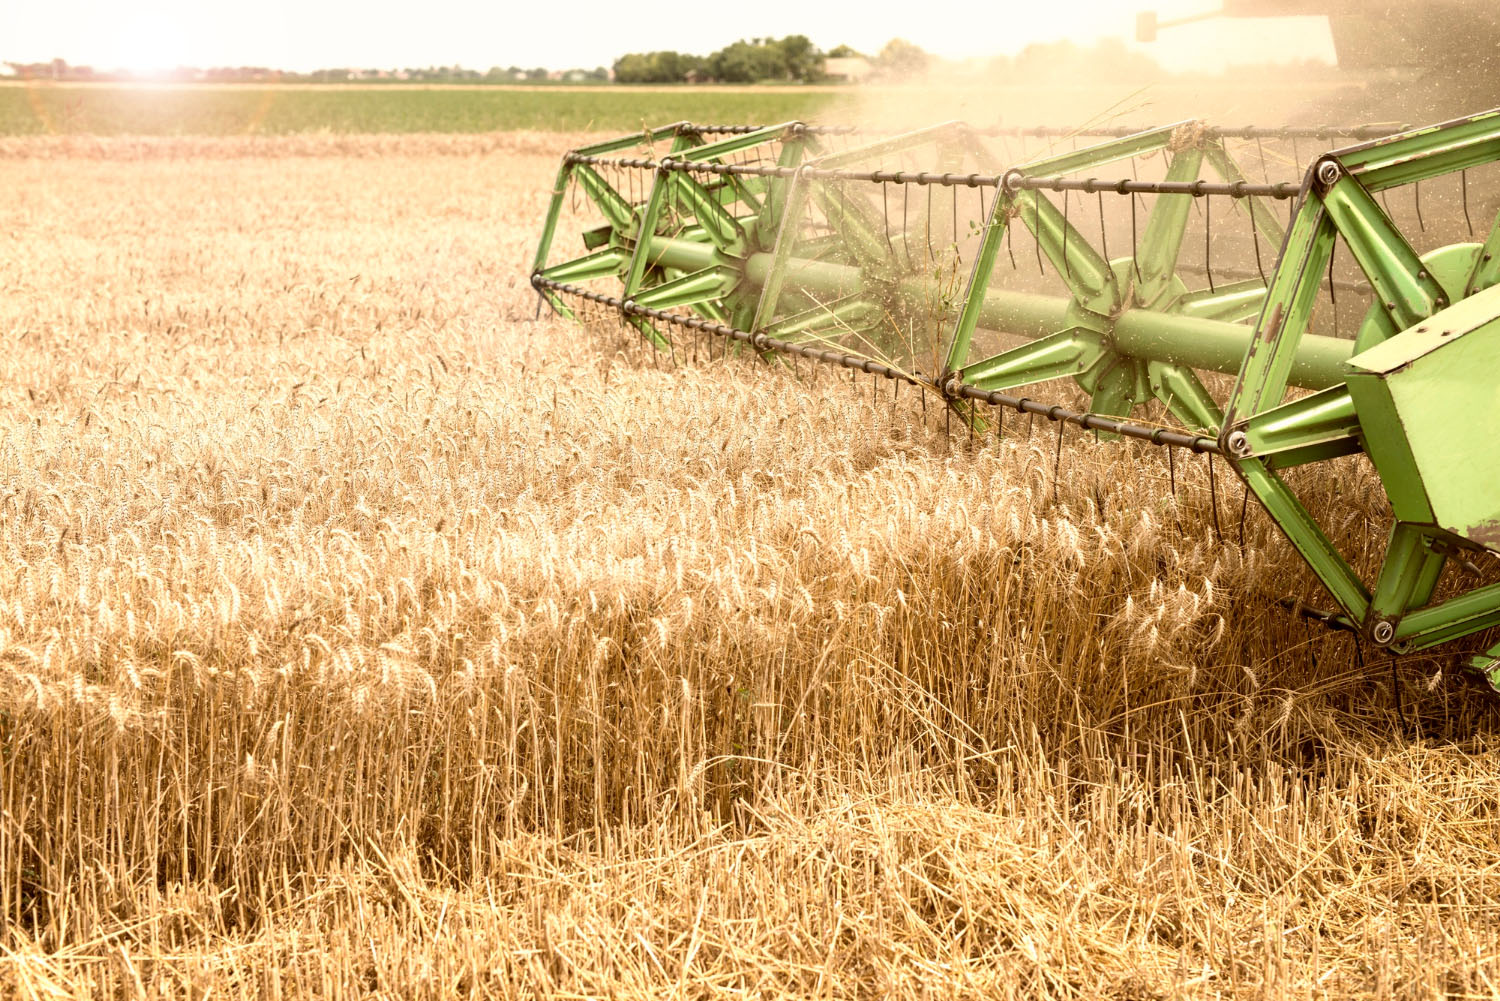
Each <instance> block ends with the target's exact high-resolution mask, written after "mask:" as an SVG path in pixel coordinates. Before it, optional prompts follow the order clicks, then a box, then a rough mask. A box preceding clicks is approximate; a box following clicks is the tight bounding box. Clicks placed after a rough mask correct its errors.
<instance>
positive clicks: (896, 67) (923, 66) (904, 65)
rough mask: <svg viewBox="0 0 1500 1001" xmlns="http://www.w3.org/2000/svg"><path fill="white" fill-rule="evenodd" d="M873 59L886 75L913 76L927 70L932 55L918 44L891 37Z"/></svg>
mask: <svg viewBox="0 0 1500 1001" xmlns="http://www.w3.org/2000/svg"><path fill="white" fill-rule="evenodd" d="M875 61H876V63H877V64H878V65H879V67H880V70H881V72H882V73H885V74H886V75H888V76H892V77H898V78H899V77H914V76H921V75H922V74H924V73H926V72H927V67H928V64H930V63H931V62H932V57H931V56H929V55H928V54H927V53H926V52H925V51H923V50H922V48H921V47H920V46H917V45H914V44H912V43H911V42H908V41H907V40H906V39H904V38H893V39H891V40H890V41H889V42H886V43H885V48H883V49H881V50H880V55H878V56H876V57H875Z"/></svg>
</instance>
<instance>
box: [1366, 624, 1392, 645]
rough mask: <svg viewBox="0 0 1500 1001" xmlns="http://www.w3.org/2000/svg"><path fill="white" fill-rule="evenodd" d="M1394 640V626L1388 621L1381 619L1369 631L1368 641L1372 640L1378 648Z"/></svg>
mask: <svg viewBox="0 0 1500 1001" xmlns="http://www.w3.org/2000/svg"><path fill="white" fill-rule="evenodd" d="M1395 638H1396V626H1395V623H1393V622H1391V620H1390V619H1381V620H1380V621H1379V622H1377V623H1375V626H1374V628H1373V629H1371V630H1370V639H1372V640H1374V641H1375V642H1376V643H1377V644H1378V645H1380V646H1386V645H1387V644H1389V643H1390V642H1391V640H1393V639H1395Z"/></svg>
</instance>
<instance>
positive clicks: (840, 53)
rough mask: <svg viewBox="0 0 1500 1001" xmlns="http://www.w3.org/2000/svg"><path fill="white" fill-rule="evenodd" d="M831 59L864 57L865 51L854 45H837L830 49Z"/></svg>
mask: <svg viewBox="0 0 1500 1001" xmlns="http://www.w3.org/2000/svg"><path fill="white" fill-rule="evenodd" d="M828 58H829V59H863V58H864V53H862V52H860V51H859V50H858V49H856V48H854V47H853V46H852V45H835V46H834V47H833V48H831V49H829V50H828Z"/></svg>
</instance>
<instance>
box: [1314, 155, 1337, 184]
mask: <svg viewBox="0 0 1500 1001" xmlns="http://www.w3.org/2000/svg"><path fill="white" fill-rule="evenodd" d="M1341 173H1342V171H1341V170H1340V169H1339V165H1338V162H1337V161H1336V160H1324V161H1323V162H1322V163H1320V164H1318V180H1319V181H1320V182H1322V183H1323V185H1324V186H1330V185H1332V184H1333V182H1334V181H1337V180H1338V179H1339V174H1341Z"/></svg>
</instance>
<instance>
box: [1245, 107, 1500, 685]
mask: <svg viewBox="0 0 1500 1001" xmlns="http://www.w3.org/2000/svg"><path fill="white" fill-rule="evenodd" d="M1496 161H1500V111H1492V112H1488V113H1485V114H1482V115H1476V116H1473V117H1471V118H1467V119H1463V120H1460V121H1457V122H1451V123H1447V124H1445V125H1441V126H1434V127H1432V128H1427V129H1420V130H1417V131H1414V132H1410V133H1407V134H1404V135H1400V136H1395V137H1392V138H1390V139H1384V140H1380V141H1377V142H1373V143H1369V144H1366V145H1363V146H1357V147H1353V148H1350V149H1346V150H1342V151H1339V152H1336V153H1329V154H1327V155H1325V156H1324V157H1322V158H1320V159H1319V160H1318V161H1317V162H1315V163H1314V164H1313V166H1312V167H1311V168H1310V169H1309V171H1308V175H1307V180H1306V182H1305V183H1304V187H1303V195H1302V198H1301V201H1300V204H1299V207H1298V210H1297V214H1296V217H1295V219H1294V220H1293V222H1292V225H1291V228H1290V230H1289V231H1288V233H1287V237H1286V241H1285V245H1284V246H1283V248H1282V252H1281V257H1280V261H1279V263H1278V265H1277V268H1276V272H1275V275H1274V277H1273V279H1272V282H1271V287H1270V291H1269V293H1268V294H1267V296H1266V300H1265V303H1264V305H1263V307H1262V310H1261V315H1260V319H1259V321H1258V322H1257V324H1256V331H1255V337H1254V340H1253V341H1252V343H1251V345H1250V347H1249V350H1248V351H1247V352H1246V354H1245V361H1244V365H1243V367H1242V368H1241V371H1240V375H1239V379H1238V381H1237V383H1236V386H1235V389H1234V392H1233V393H1232V394H1231V396H1230V400H1229V406H1228V415H1229V416H1228V419H1227V422H1226V427H1225V430H1224V433H1223V436H1222V438H1221V442H1222V443H1223V445H1224V448H1225V450H1226V451H1227V452H1228V453H1229V454H1230V455H1231V456H1232V458H1233V461H1234V464H1235V467H1236V468H1237V469H1238V471H1239V473H1240V475H1241V476H1242V477H1243V478H1244V480H1245V483H1246V485H1247V486H1248V487H1249V489H1250V490H1251V491H1252V492H1253V493H1254V494H1255V496H1256V497H1257V498H1258V499H1259V500H1260V502H1261V504H1263V505H1264V506H1265V508H1266V510H1267V511H1269V512H1270V513H1271V516H1272V517H1273V518H1274V519H1275V520H1276V522H1277V524H1278V525H1280V526H1281V528H1282V530H1283V531H1284V532H1285V533H1286V535H1287V538H1288V539H1290V540H1291V542H1292V544H1293V545H1294V546H1295V547H1296V548H1297V550H1298V552H1300V553H1301V554H1302V556H1303V558H1304V559H1305V560H1307V562H1308V564H1309V566H1311V567H1312V569H1313V572H1314V573H1315V574H1317V576H1318V578H1319V580H1320V581H1322V583H1323V585H1324V586H1325V587H1327V589H1328V591H1329V592H1330V594H1332V596H1333V598H1334V600H1335V601H1336V602H1338V605H1339V607H1340V608H1342V609H1343V611H1344V614H1345V615H1346V616H1347V619H1348V621H1349V623H1350V624H1352V625H1354V626H1356V627H1357V628H1359V629H1360V630H1361V632H1363V633H1364V635H1366V636H1367V637H1368V638H1369V639H1370V640H1371V641H1372V642H1374V643H1376V644H1378V645H1380V646H1389V647H1392V648H1394V649H1396V650H1401V651H1404V650H1419V649H1423V648H1426V647H1431V646H1433V645H1436V644H1439V643H1443V642H1446V641H1448V640H1451V639H1455V638H1458V637H1461V636H1465V635H1468V634H1471V633H1474V632H1477V631H1479V630H1482V629H1485V628H1488V627H1490V626H1494V625H1500V585H1491V586H1488V587H1480V588H1476V589H1472V590H1468V591H1460V592H1459V593H1457V594H1455V595H1454V596H1452V597H1448V598H1446V599H1444V600H1439V601H1436V602H1434V600H1433V597H1434V594H1435V592H1436V590H1437V587H1438V584H1439V581H1440V578H1441V576H1442V573H1443V569H1444V567H1445V565H1446V564H1447V563H1448V562H1449V561H1450V560H1451V559H1452V558H1454V557H1455V556H1457V555H1459V554H1460V552H1461V551H1462V550H1464V549H1478V548H1480V546H1479V545H1476V544H1475V543H1474V542H1473V541H1472V540H1470V539H1465V538H1463V537H1460V536H1458V535H1456V534H1455V533H1454V532H1452V531H1451V530H1449V529H1446V528H1443V527H1440V526H1438V525H1436V524H1433V523H1432V517H1431V512H1430V511H1429V510H1427V509H1426V503H1425V491H1424V484H1423V483H1422V482H1421V481H1420V480H1418V479H1417V478H1415V476H1414V475H1413V467H1412V466H1410V465H1398V464H1396V463H1395V462H1391V461H1382V450H1383V449H1384V448H1386V447H1387V444H1388V443H1390V442H1392V441H1395V440H1397V439H1398V438H1399V437H1400V436H1401V434H1402V429H1401V428H1399V427H1397V426H1395V425H1394V424H1393V422H1392V421H1391V420H1390V418H1389V417H1388V416H1386V415H1382V414H1380V413H1378V412H1377V411H1376V410H1375V409H1374V408H1373V407H1372V406H1370V405H1368V404H1367V405H1366V406H1364V407H1360V406H1359V405H1358V404H1359V397H1360V395H1361V393H1359V392H1354V391H1352V389H1353V384H1352V382H1353V381H1358V380H1356V379H1354V377H1355V376H1359V375H1361V372H1360V362H1359V359H1360V358H1361V357H1362V356H1363V353H1364V352H1366V351H1369V350H1370V349H1371V348H1374V347H1375V346H1376V345H1378V344H1380V343H1382V342H1383V341H1386V340H1389V339H1391V338H1394V337H1398V336H1405V335H1403V334H1401V332H1402V331H1408V330H1412V329H1413V328H1418V327H1420V325H1421V324H1422V323H1423V322H1424V321H1428V320H1429V319H1431V318H1433V317H1435V316H1437V315H1439V314H1441V313H1442V312H1443V311H1444V310H1446V309H1448V308H1449V306H1450V304H1451V303H1452V302H1453V301H1454V300H1457V299H1462V298H1465V297H1468V296H1473V295H1475V294H1477V293H1480V292H1482V291H1483V290H1484V289H1486V288H1489V287H1491V286H1493V285H1495V284H1496V282H1497V281H1500V270H1497V268H1496V267H1495V266H1494V263H1493V261H1494V245H1495V243H1496V241H1497V236H1496V233H1500V220H1497V222H1496V231H1495V232H1492V233H1491V235H1490V239H1489V241H1488V242H1487V243H1486V244H1485V245H1484V246H1469V247H1457V248H1451V247H1450V248H1444V249H1443V250H1440V251H1438V252H1436V253H1435V254H1429V255H1427V256H1426V257H1425V258H1424V257H1423V256H1420V255H1418V254H1417V252H1416V251H1415V250H1414V249H1412V247H1411V245H1410V244H1409V243H1408V242H1407V240H1406V239H1405V238H1404V237H1403V236H1402V234H1401V232H1400V230H1399V228H1398V227H1397V226H1396V224H1395V223H1394V222H1393V221H1392V220H1391V219H1390V217H1389V216H1388V215H1387V214H1386V212H1385V211H1384V210H1383V209H1382V208H1381V206H1380V203H1379V202H1378V201H1377V200H1376V198H1375V197H1374V195H1375V194H1376V193H1377V192H1379V191H1382V190H1384V189H1387V188H1392V187H1395V186H1398V185H1403V184H1413V183H1417V182H1421V181H1426V180H1430V179H1432V178H1434V177H1438V176H1440V175H1443V174H1450V173H1453V172H1456V171H1460V170H1465V169H1468V168H1470V167H1474V166H1477V165H1479V164H1482V163H1493V162H1496ZM1336 240H1342V241H1343V242H1344V244H1345V245H1346V246H1347V247H1348V248H1349V250H1350V252H1351V253H1352V254H1353V256H1354V259H1355V260H1356V261H1357V262H1358V264H1359V267H1360V269H1361V270H1362V271H1363V272H1364V274H1365V276H1366V278H1368V280H1369V282H1370V284H1371V286H1372V287H1373V288H1374V290H1375V293H1376V304H1375V306H1374V309H1373V310H1372V317H1371V319H1370V320H1368V321H1367V322H1366V323H1365V324H1364V326H1363V327H1362V329H1361V330H1360V333H1359V335H1358V337H1357V339H1356V342H1355V346H1354V347H1355V356H1354V358H1353V360H1352V361H1351V362H1349V363H1346V370H1345V371H1346V377H1348V378H1349V379H1351V380H1352V381H1346V382H1344V383H1342V384H1340V385H1336V386H1332V387H1329V388H1327V389H1325V390H1323V391H1322V392H1319V393H1315V394H1313V395H1311V396H1306V397H1302V398H1298V399H1290V400H1289V399H1288V387H1289V385H1290V384H1291V383H1292V381H1293V370H1294V367H1295V364H1296V360H1297V358H1298V353H1299V347H1300V345H1301V343H1302V342H1303V340H1304V339H1305V338H1306V337H1307V328H1308V322H1309V319H1310V316H1311V311H1312V303H1313V299H1314V297H1315V295H1316V293H1317V288H1318V283H1319V281H1320V279H1321V276H1322V274H1323V272H1324V271H1325V270H1326V268H1327V265H1328V260H1329V255H1330V254H1332V252H1333V247H1334V244H1335V241H1336ZM1493 340H1494V339H1493V338H1491V341H1493ZM1491 361H1492V363H1493V364H1492V365H1491V366H1489V367H1480V368H1478V369H1477V370H1476V371H1474V372H1473V378H1474V379H1478V380H1481V384H1482V385H1493V384H1494V380H1495V375H1494V373H1495V372H1496V371H1497V370H1500V369H1497V368H1496V367H1495V366H1497V365H1500V345H1496V349H1495V350H1494V351H1493V352H1492V353H1491ZM1436 402H1437V401H1434V404H1435V403H1436ZM1489 410H1490V411H1491V413H1493V410H1494V408H1493V407H1491V408H1489ZM1473 417H1474V419H1476V420H1481V421H1484V420H1489V421H1493V420H1494V418H1493V417H1492V416H1490V415H1489V414H1483V413H1480V414H1475V415H1473ZM1493 440H1494V439H1493V438H1492V439H1490V444H1489V447H1488V449H1487V451H1483V452H1481V453H1480V454H1475V455H1472V456H1471V461H1473V462H1475V463H1480V464H1483V465H1485V466H1486V467H1487V468H1491V469H1493V468H1494V455H1495V449H1494V445H1493ZM1372 441H1373V443H1374V444H1373V446H1372ZM1356 452H1368V453H1371V455H1372V456H1373V457H1375V458H1376V460H1377V461H1376V470H1377V472H1378V473H1379V474H1380V477H1381V480H1382V483H1383V484H1384V486H1385V488H1386V492H1387V494H1388V495H1389V496H1390V497H1391V500H1392V505H1393V507H1394V509H1395V512H1396V522H1395V525H1394V527H1393V528H1392V530H1391V535H1390V539H1389V542H1388V545H1387V548H1386V551H1385V554H1384V557H1383V559H1382V561H1381V564H1380V568H1379V570H1378V572H1377V574H1376V576H1375V579H1374V580H1373V581H1369V582H1367V581H1365V580H1363V579H1361V577H1360V575H1359V574H1358V573H1357V572H1356V571H1355V569H1354V568H1353V567H1352V566H1351V564H1350V561H1349V560H1348V559H1346V558H1345V556H1344V555H1343V554H1342V553H1340V552H1339V551H1338V549H1337V547H1336V546H1335V545H1334V544H1333V542H1332V541H1331V540H1330V538H1329V536H1328V534H1327V533H1326V532H1325V531H1324V530H1323V528H1322V527H1321V525H1320V524H1319V523H1318V521H1317V519H1316V518H1314V516H1313V515H1312V514H1311V513H1310V512H1309V511H1308V510H1307V508H1306V507H1305V506H1304V505H1303V504H1302V502H1301V501H1300V500H1299V499H1298V498H1297V497H1296V496H1294V495H1293V493H1292V491H1291V489H1290V488H1289V487H1288V486H1287V484H1286V481H1285V480H1284V479H1283V478H1282V477H1281V475H1279V470H1283V469H1286V468H1288V467H1292V466H1298V465H1303V464H1306V463H1309V462H1316V461H1321V460H1324V459H1329V458H1334V457H1337V456H1341V455H1347V454H1352V453H1356ZM1497 660H1500V647H1497V648H1496V649H1494V650H1491V651H1489V652H1488V653H1487V654H1485V655H1481V656H1480V657H1478V658H1476V660H1475V662H1474V665H1473V666H1475V667H1476V668H1478V669H1480V670H1481V671H1482V672H1483V673H1485V674H1486V675H1487V676H1489V677H1490V679H1491V682H1492V683H1496V682H1500V669H1497V668H1500V664H1497V663H1496V661H1497Z"/></svg>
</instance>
